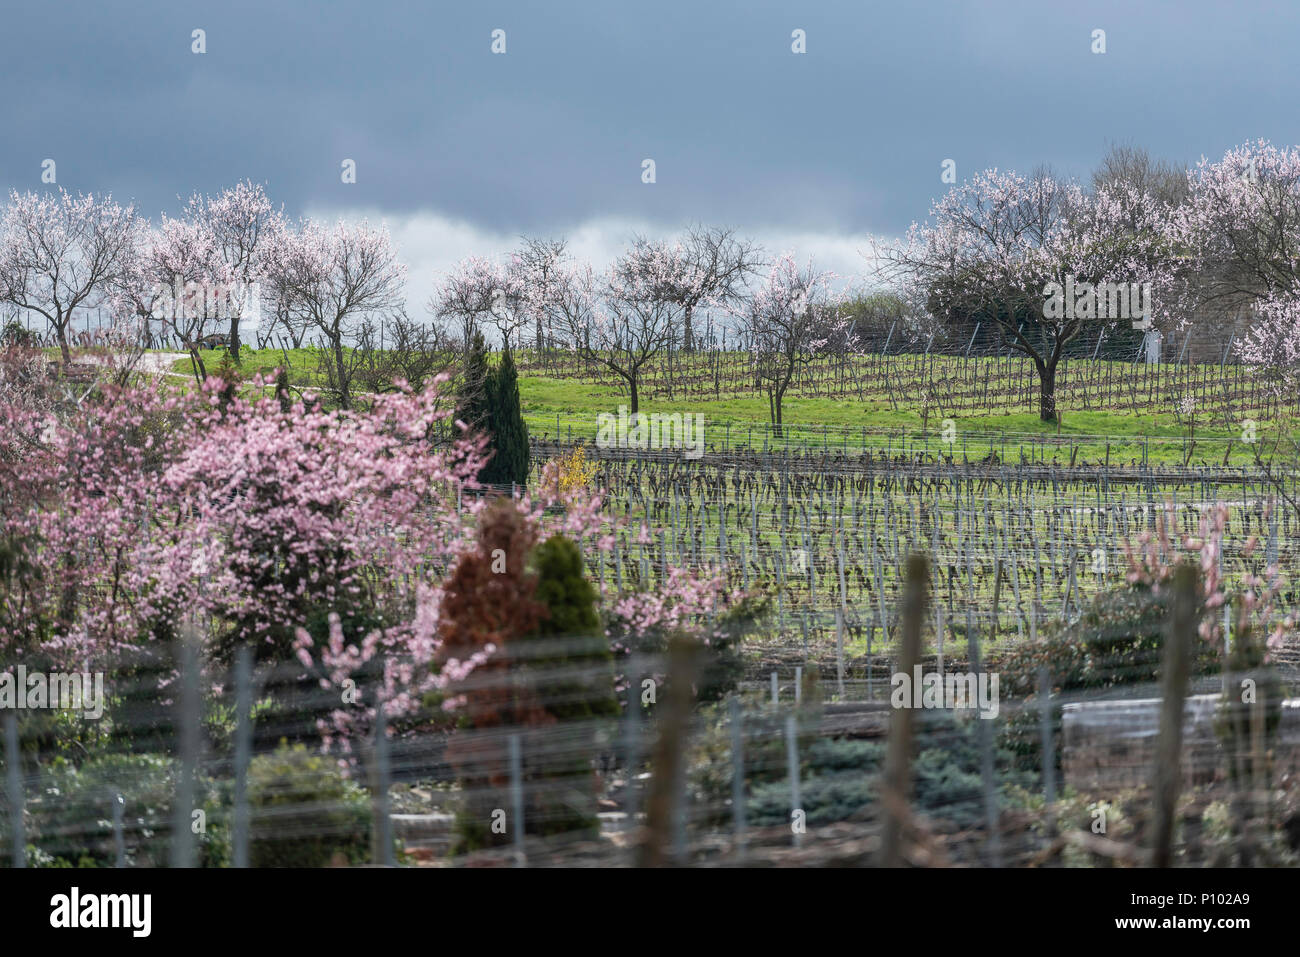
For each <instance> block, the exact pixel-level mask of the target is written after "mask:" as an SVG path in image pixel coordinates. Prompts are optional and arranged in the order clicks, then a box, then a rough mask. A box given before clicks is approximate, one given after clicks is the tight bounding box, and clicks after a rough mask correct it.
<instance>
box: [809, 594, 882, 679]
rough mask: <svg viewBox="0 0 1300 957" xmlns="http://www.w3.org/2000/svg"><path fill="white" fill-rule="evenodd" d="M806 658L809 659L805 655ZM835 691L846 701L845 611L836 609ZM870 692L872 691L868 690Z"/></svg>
mask: <svg viewBox="0 0 1300 957" xmlns="http://www.w3.org/2000/svg"><path fill="white" fill-rule="evenodd" d="M805 657H807V656H806V655H805ZM835 690H836V692H837V693H838V694H839V697H840V700H841V701H843V700H844V609H843V608H836V609H835ZM867 690H868V691H870V690H871V689H870V688H868V689H867Z"/></svg>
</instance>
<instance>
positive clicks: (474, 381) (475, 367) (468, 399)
mask: <svg viewBox="0 0 1300 957" xmlns="http://www.w3.org/2000/svg"><path fill="white" fill-rule="evenodd" d="M491 375H492V371H491V369H489V368H488V361H487V346H486V345H484V343H483V334H482V333H479V332H476V333H474V339H473V341H472V342H471V343H470V347H469V352H468V353H467V354H466V356H465V372H464V374H463V375H462V376H461V380H460V390H459V392H458V393H457V396H456V418H458V419H460V420H461V421H462V422H464V423H465V424H466V425H468V426H469V427H470V428H471V429H485V430H487V431H489V432H490V431H491V428H492V426H491V407H490V405H489V398H488V397H489V393H490V391H491V390H490V387H491Z"/></svg>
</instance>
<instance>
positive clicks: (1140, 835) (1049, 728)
mask: <svg viewBox="0 0 1300 957" xmlns="http://www.w3.org/2000/svg"><path fill="white" fill-rule="evenodd" d="M920 567H921V570H920V571H917V570H916V568H917V562H916V561H915V560H913V561H912V562H911V564H910V568H911V570H910V572H909V575H908V577H907V578H906V581H905V584H906V588H905V593H904V595H903V596H902V597H901V598H900V600H899V603H898V605H897V606H896V608H895V611H896V613H897V615H898V617H899V619H900V621H901V625H900V628H899V631H898V633H897V635H896V637H895V638H894V639H893V640H892V641H891V642H890V643H889V645H888V647H887V648H886V649H885V650H884V653H882V654H881V655H880V656H879V658H873V659H869V660H867V661H865V662H855V663H854V664H853V665H852V666H851V667H849V668H847V669H845V668H844V666H843V665H842V664H837V665H834V666H830V665H828V664H827V662H826V659H825V657H824V656H823V657H820V658H819V656H818V655H817V654H813V655H810V656H808V657H804V658H802V659H801V660H799V661H798V663H794V664H790V663H782V664H780V665H777V666H772V665H771V663H770V662H763V661H755V660H753V659H752V658H751V659H748V660H747V661H746V663H745V664H744V665H743V667H742V668H740V669H739V670H737V671H736V672H735V673H734V674H731V675H729V676H724V677H723V678H719V677H718V675H717V673H716V656H715V655H714V653H713V651H712V649H711V648H710V647H709V646H708V645H705V644H703V643H700V642H696V641H681V640H674V641H669V642H667V644H662V645H659V646H657V647H650V646H647V647H645V648H640V649H635V650H634V652H628V653H624V654H618V655H617V656H611V655H610V653H609V645H608V642H607V640H605V639H603V638H602V637H601V636H599V635H594V636H569V637H563V638H553V639H545V640H540V639H534V640H529V641H524V642H505V643H504V644H503V646H502V647H501V649H500V650H499V652H498V654H496V655H494V656H493V657H492V658H491V659H490V661H489V664H488V665H487V666H485V667H482V668H479V669H476V670H474V671H472V672H470V673H469V674H468V675H467V676H466V677H464V678H463V679H461V680H459V681H458V682H456V683H454V684H452V685H449V686H447V687H445V688H442V689H440V690H438V691H435V692H429V693H425V694H423V695H421V696H420V697H419V700H418V701H417V702H415V703H414V705H412V703H411V702H409V701H408V702H406V705H405V706H402V707H398V705H397V702H398V699H399V698H400V696H402V695H403V694H407V693H409V692H410V691H411V689H412V687H414V685H411V686H406V685H404V684H403V683H402V682H401V681H398V682H396V683H394V682H393V681H392V680H391V676H392V675H394V674H401V673H402V670H401V668H400V667H398V668H397V669H396V670H394V667H393V666H394V665H395V664H397V665H399V666H400V665H402V664H405V663H402V662H396V663H395V662H392V661H381V660H378V659H376V660H374V661H372V662H371V663H370V666H369V667H368V668H367V669H365V670H363V671H361V672H358V673H357V675H356V676H355V678H354V679H352V680H350V681H346V682H343V683H342V684H341V685H337V684H334V683H332V682H331V681H329V680H328V679H322V678H321V677H320V676H319V675H318V674H317V673H315V672H312V671H310V670H308V669H306V668H304V667H301V666H300V665H299V664H297V663H294V662H285V661H279V662H269V661H264V662H257V661H255V660H254V659H253V656H252V655H251V654H250V653H249V652H248V651H247V650H244V651H240V652H238V653H236V654H235V656H234V657H233V659H231V660H219V658H218V657H216V656H213V655H210V654H209V655H205V654H203V653H201V651H200V648H199V646H198V644H197V643H195V642H193V640H192V638H191V640H189V641H186V640H181V641H179V642H178V643H177V645H176V646H175V647H173V648H168V649H165V650H163V651H161V652H155V653H154V654H152V655H148V656H144V655H131V656H125V657H123V658H122V659H121V660H118V661H116V662H115V663H113V665H112V666H111V667H110V668H108V670H107V671H106V672H104V673H101V674H99V675H88V676H86V677H85V680H84V681H83V682H82V683H81V684H80V685H79V688H80V691H79V693H78V695H77V696H74V697H69V694H68V693H67V692H69V689H70V688H72V687H73V686H74V684H75V683H74V682H72V681H71V680H70V676H68V675H49V674H43V673H38V672H35V671H32V672H27V671H26V669H25V668H23V667H22V666H21V665H15V664H12V663H11V664H10V665H9V666H8V667H9V669H10V670H9V671H8V672H7V673H8V674H9V675H11V676H12V679H11V682H10V684H9V685H8V686H0V690H3V688H4V687H8V688H10V689H11V690H15V691H18V690H19V689H20V690H21V693H20V698H21V700H22V706H19V707H6V708H5V709H3V717H4V732H5V735H4V752H3V763H4V775H3V780H4V785H5V789H4V801H3V802H2V803H0V845H2V848H0V849H2V850H3V855H4V860H5V861H6V862H7V863H11V864H13V865H18V866H24V865H25V866H73V867H76V866H100V867H163V866H180V867H185V866H206V867H221V866H234V867H244V866H252V867H276V866H329V865H334V866H360V865H402V866H475V865H479V866H536V867H544V866H601V867H605V866H641V865H656V864H669V865H689V866H742V865H743V866H769V865H770V866H809V865H833V864H836V865H870V864H880V863H885V864H912V865H921V866H944V865H950V866H958V865H969V866H997V865H1015V866H1040V865H1053V866H1054V865H1062V864H1064V865H1097V864H1103V865H1113V864H1142V863H1149V862H1151V861H1153V860H1154V861H1159V862H1164V863H1180V864H1187V865H1223V864H1238V865H1247V866H1249V865H1260V864H1283V863H1294V861H1295V853H1296V849H1297V838H1298V837H1300V833H1298V829H1300V794H1298V793H1297V790H1296V788H1295V781H1296V780H1297V772H1298V771H1300V702H1298V701H1296V700H1294V698H1293V696H1294V694H1295V689H1296V678H1297V676H1296V674H1295V673H1294V671H1292V670H1289V669H1288V668H1287V667H1285V666H1284V665H1283V666H1279V665H1278V663H1277V662H1276V661H1274V662H1271V663H1270V662H1266V661H1264V660H1263V658H1262V657H1261V656H1258V655H1257V656H1256V657H1255V658H1253V659H1243V658H1241V654H1240V653H1241V652H1242V651H1243V648H1244V647H1245V645H1244V644H1243V643H1245V642H1248V640H1249V637H1248V636H1238V635H1234V634H1232V633H1231V632H1229V634H1228V637H1227V642H1226V646H1225V645H1224V644H1221V645H1220V646H1217V647H1216V646H1215V645H1214V644H1213V643H1212V642H1211V643H1207V642H1206V641H1205V640H1204V639H1203V638H1202V637H1201V636H1200V635H1199V633H1198V628H1197V626H1198V623H1199V619H1198V618H1197V617H1196V616H1197V615H1198V614H1200V613H1201V611H1203V610H1200V609H1197V608H1195V607H1194V605H1195V596H1194V595H1193V593H1192V592H1191V591H1190V588H1191V586H1190V585H1184V584H1179V583H1177V582H1176V583H1175V587H1174V588H1173V589H1172V590H1171V591H1168V592H1167V593H1166V594H1165V595H1164V596H1163V597H1161V598H1159V599H1157V598H1154V597H1153V598H1151V599H1150V600H1149V601H1146V600H1144V606H1143V608H1142V609H1141V612H1142V613H1143V614H1147V615H1149V616H1150V621H1155V622H1156V624H1157V627H1156V632H1152V631H1151V630H1150V629H1148V630H1147V631H1142V630H1140V629H1139V630H1136V631H1135V630H1134V628H1133V627H1132V622H1131V621H1127V620H1123V621H1115V622H1112V623H1110V624H1107V625H1104V626H1100V627H1098V628H1096V629H1094V630H1093V631H1091V632H1067V633H1066V634H1067V637H1068V636H1069V635H1073V636H1074V637H1073V638H1068V640H1067V642H1066V644H1063V645H1062V644H1058V645H1054V646H1050V648H1047V649H1046V650H1044V648H1043V647H1040V646H1039V645H1038V644H1037V643H1025V644H1023V645H1021V646H1020V647H1019V649H1018V653H1011V654H1007V653H1004V652H1003V651H999V650H998V649H997V648H995V647H993V646H991V645H989V644H988V643H987V642H985V641H982V640H981V639H980V636H979V635H978V633H977V631H976V630H972V631H971V632H969V633H968V635H967V640H966V641H965V642H963V643H959V644H958V645H956V646H949V648H948V649H947V654H946V656H943V657H935V656H934V655H932V654H928V653H924V652H923V648H924V644H925V638H926V634H925V632H926V630H927V628H929V627H930V623H931V621H932V618H931V615H930V614H929V612H928V611H927V609H926V607H925V606H926V602H927V601H928V598H927V596H926V588H925V582H926V576H925V574H924V566H923V564H922V565H921V566H920ZM918 596H920V597H918ZM1189 609H1190V610H1189ZM1157 633H1158V635H1160V636H1163V638H1162V639H1159V640H1157V639H1156V638H1153V637H1152V635H1153V634H1157ZM1234 645H1236V646H1237V647H1236V651H1237V652H1238V656H1237V657H1236V658H1234V657H1233V649H1234ZM1036 649H1037V650H1036ZM1048 652H1050V653H1048ZM20 668H21V669H22V670H20ZM873 670H875V671H876V673H874V674H873V673H872V671H873ZM864 672H865V673H864ZM19 678H21V679H23V680H22V681H19V680H18V679H19ZM38 679H39V680H38ZM96 682H98V684H97V683H96ZM38 688H43V689H44V690H43V692H42V693H41V694H40V695H38V694H37V693H36V692H37V689H38ZM1243 689H1249V692H1250V693H1249V694H1247V693H1245V691H1244V690H1243ZM6 704H12V701H6Z"/></svg>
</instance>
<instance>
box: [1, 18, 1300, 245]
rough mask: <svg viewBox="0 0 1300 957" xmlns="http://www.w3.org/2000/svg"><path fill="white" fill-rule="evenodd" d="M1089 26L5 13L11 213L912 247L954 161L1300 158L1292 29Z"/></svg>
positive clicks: (1082, 167)
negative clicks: (1109, 148) (641, 230)
mask: <svg viewBox="0 0 1300 957" xmlns="http://www.w3.org/2000/svg"><path fill="white" fill-rule="evenodd" d="M1080 7H1081V5H1077V4H1042V3H1026V4H1005V3H998V4H976V3H960V4H958V3H954V4H941V3H909V4H898V3H885V4H878V5H877V4H866V3H861V2H858V3H793V2H790V3H756V2H745V3H729V2H717V3H705V2H699V0H682V2H656V3H614V2H608V0H606V2H599V3H595V2H593V3H574V2H560V0H556V2H548V3H517V4H504V3H503V4H491V3H382V2H350V3H330V4H326V3H307V2H260V3H222V4H213V5H199V4H196V5H186V4H177V3H175V2H139V3H125V2H122V3H77V4H46V3H29V4H22V5H17V4H12V5H10V7H9V9H7V10H6V12H5V13H4V18H3V22H2V23H0V71H3V72H2V75H3V78H4V98H3V101H2V102H0V120H2V121H3V122H2V123H0V130H3V139H2V140H0V186H4V187H5V188H6V189H8V188H19V189H27V188H41V186H40V179H39V177H40V164H41V161H42V160H43V159H45V158H47V157H49V158H54V159H55V160H56V161H57V162H58V172H59V183H60V185H64V186H66V187H68V188H70V189H74V190H75V189H81V190H93V191H96V192H101V191H112V192H113V194H114V195H115V196H116V197H117V198H119V199H126V198H134V199H135V200H136V201H137V202H138V203H139V204H140V206H141V207H142V209H143V210H144V211H145V212H146V213H147V214H149V215H151V216H154V215H157V213H158V211H160V210H163V209H166V210H168V211H173V210H175V209H176V207H177V205H178V204H177V202H176V197H177V196H178V195H188V194H189V193H190V192H191V191H193V190H194V189H200V190H204V191H212V190H216V189H218V188H220V187H222V186H224V185H227V184H229V183H231V182H233V181H235V180H237V179H241V178H251V179H253V180H256V181H261V182H266V183H267V184H268V185H269V189H270V192H271V193H272V195H273V196H274V197H276V198H277V199H278V200H281V201H283V202H284V203H285V204H286V205H287V207H288V208H289V210H290V211H291V212H295V213H296V212H300V211H302V210H303V209H305V208H307V207H313V208H331V207H339V208H343V207H349V208H356V207H365V208H370V209H376V210H380V211H383V212H386V213H391V214H393V215H400V214H405V213H411V212H414V211H416V210H438V211H440V212H442V213H444V214H446V215H447V216H450V217H454V218H458V219H463V220H466V221H468V222H470V223H474V224H477V225H478V226H481V227H482V228H485V229H493V230H502V231H516V230H524V229H528V230H548V229H563V228H567V227H570V226H572V225H573V224H575V223H579V222H582V221H584V220H587V219H591V218H593V217H611V216H612V217H626V218H629V219H637V220H641V221H647V222H664V223H678V222H682V221H685V220H691V219H699V220H707V221H716V222H729V223H734V224H738V225H742V226H744V227H746V228H757V227H781V228H789V229H791V230H809V229H814V230H823V231H829V232H835V231H858V232H862V231H878V232H897V231H899V230H901V229H902V228H904V227H905V226H906V225H907V223H908V222H909V221H911V220H912V219H913V218H917V217H921V216H923V215H924V213H925V210H926V207H927V205H928V203H929V201H930V199H931V198H932V197H933V196H935V195H936V194H937V193H938V192H940V191H941V190H942V188H943V187H942V185H941V183H940V181H939V173H940V164H941V162H942V161H943V160H944V159H946V158H952V159H954V160H955V161H956V163H957V172H958V177H959V178H965V177H966V176H968V175H970V174H971V173H973V172H974V171H976V170H977V169H979V168H982V167H986V166H998V167H1002V168H1008V167H1011V168H1017V169H1022V170H1028V169H1030V168H1032V167H1033V166H1035V165H1037V164H1039V163H1041V162H1046V163H1049V164H1051V165H1052V166H1053V167H1054V168H1055V169H1057V170H1058V171H1060V172H1063V173H1066V174H1070V175H1075V176H1079V177H1085V176H1086V175H1087V173H1088V170H1089V169H1090V168H1091V166H1092V165H1093V164H1095V162H1096V161H1097V159H1098V158H1099V157H1100V156H1101V154H1102V153H1103V152H1104V150H1105V148H1106V145H1107V143H1108V142H1109V141H1122V142H1132V143H1136V144H1138V145H1141V146H1144V147H1146V148H1147V149H1149V150H1150V151H1151V152H1152V153H1154V154H1156V155H1158V156H1163V157H1167V158H1170V159H1174V160H1178V161H1182V162H1194V161H1195V160H1196V159H1197V158H1198V157H1199V156H1200V155H1202V154H1208V155H1210V156H1217V155H1221V154H1222V151H1223V150H1224V149H1225V148H1226V147H1228V146H1230V145H1232V144H1235V143H1239V142H1241V141H1244V140H1245V139H1247V138H1255V137H1259V136H1264V137H1268V138H1271V139H1273V140H1274V142H1277V143H1286V144H1293V143H1297V142H1300V130H1298V129H1297V115H1300V114H1298V113H1297V111H1296V109H1295V108H1294V102H1295V99H1296V94H1297V85H1298V84H1297V79H1298V76H1300V71H1297V70H1296V69H1295V67H1294V66H1293V62H1294V61H1293V57H1294V49H1295V46H1296V43H1297V40H1300V31H1298V29H1297V28H1298V26H1300V16H1298V14H1297V10H1296V8H1294V7H1288V6H1287V5H1277V6H1265V5H1262V4H1261V5H1256V4H1251V5H1249V6H1247V7H1241V6H1234V5H1229V4H1226V3H1225V4H1207V3H1170V4H1132V3H1115V4H1101V5H1091V6H1090V8H1089V9H1087V10H1083V9H1080ZM196 28H202V29H204V30H205V31H206V40H207V50H208V52H207V53H206V54H205V55H202V56H198V55H195V54H193V53H191V50H190V44H191V31H192V30H194V29H196ZM494 28H502V29H505V30H506V31H507V43H508V52H507V53H506V55H504V56H494V55H492V54H491V53H490V52H489V43H490V33H491V31H492V30H493V29H494ZM795 28H801V29H803V30H805V31H806V32H807V45H808V52H807V53H806V54H804V55H795V54H792V53H791V51H790V43H791V40H790V33H791V31H792V30H793V29H795ZM1095 28H1101V29H1104V30H1106V37H1107V48H1108V49H1107V53H1106V54H1105V55H1094V54H1092V53H1091V52H1090V50H1089V46H1090V42H1091V41H1090V34H1091V31H1092V30H1093V29H1095ZM647 157H649V158H653V159H654V160H655V162H656V164H657V177H658V182H657V183H655V184H654V185H653V186H647V185H644V184H642V182H641V179H640V172H641V161H642V159H644V158H647ZM345 158H351V159H354V160H356V162H357V169H358V177H357V183H356V184H355V185H344V184H342V183H341V182H340V180H339V169H340V163H341V162H342V160H343V159H345Z"/></svg>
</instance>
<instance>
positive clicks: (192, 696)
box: [171, 622, 200, 867]
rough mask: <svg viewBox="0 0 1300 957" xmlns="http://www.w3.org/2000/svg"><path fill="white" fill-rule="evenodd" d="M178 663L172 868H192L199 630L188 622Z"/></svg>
mask: <svg viewBox="0 0 1300 957" xmlns="http://www.w3.org/2000/svg"><path fill="white" fill-rule="evenodd" d="M176 650H177V653H178V659H179V664H180V694H179V695H178V696H177V701H176V705H177V722H176V726H177V730H178V732H179V741H178V744H179V750H180V760H181V768H180V775H179V776H178V777H177V779H176V795H175V798H174V803H173V807H172V835H171V837H172V846H171V866H172V867H193V866H194V841H193V839H192V838H193V836H194V834H193V831H192V830H191V820H192V814H193V811H194V778H195V772H196V770H197V767H198V757H199V755H198V752H199V707H200V703H199V657H198V656H199V642H198V630H197V629H196V628H195V626H194V623H193V622H187V623H186V624H185V627H184V628H183V629H182V631H181V636H180V638H179V639H178V641H177V643H176Z"/></svg>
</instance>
